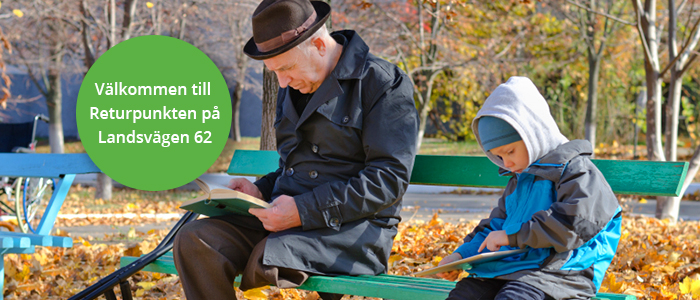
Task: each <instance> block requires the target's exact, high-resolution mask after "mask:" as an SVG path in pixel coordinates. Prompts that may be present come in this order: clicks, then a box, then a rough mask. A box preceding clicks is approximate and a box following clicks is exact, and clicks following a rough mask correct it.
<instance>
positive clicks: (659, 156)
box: [641, 0, 666, 161]
mask: <svg viewBox="0 0 700 300" xmlns="http://www.w3.org/2000/svg"><path fill="white" fill-rule="evenodd" d="M641 26H642V30H643V31H644V36H645V37H646V39H645V41H646V43H647V45H648V50H649V55H650V56H651V57H648V56H645V59H644V71H645V73H646V81H647V158H648V159H649V160H656V161H664V160H666V159H665V157H664V152H663V145H662V138H663V137H662V136H661V78H660V77H659V72H660V71H661V70H660V67H659V66H660V64H659V43H658V40H657V33H656V1H654V0H649V1H646V2H645V4H644V17H643V18H642V25H641Z"/></svg>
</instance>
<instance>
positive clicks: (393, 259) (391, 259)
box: [389, 254, 403, 267]
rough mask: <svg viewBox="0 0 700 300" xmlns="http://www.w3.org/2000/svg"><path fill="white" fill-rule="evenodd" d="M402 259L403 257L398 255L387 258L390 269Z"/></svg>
mask: <svg viewBox="0 0 700 300" xmlns="http://www.w3.org/2000/svg"><path fill="white" fill-rule="evenodd" d="M402 258H403V256H401V255H398V254H396V255H392V256H390V257H389V266H390V267H393V266H394V264H395V263H396V262H397V261H399V260H401V259H402Z"/></svg>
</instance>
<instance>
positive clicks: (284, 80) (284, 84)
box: [277, 74, 292, 88]
mask: <svg viewBox="0 0 700 300" xmlns="http://www.w3.org/2000/svg"><path fill="white" fill-rule="evenodd" d="M277 80H278V81H279V83H280V87H281V88H286V87H287V85H288V84H289V83H290V82H291V81H292V79H291V78H289V76H283V75H282V76H280V74H277Z"/></svg>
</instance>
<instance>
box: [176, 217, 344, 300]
mask: <svg viewBox="0 0 700 300" xmlns="http://www.w3.org/2000/svg"><path fill="white" fill-rule="evenodd" d="M267 234H268V232H267V231H264V230H252V229H249V228H246V227H245V226H240V225H236V224H231V223H229V222H226V221H224V220H219V219H200V220H196V221H194V222H190V223H188V224H186V225H185V226H183V227H182V229H180V232H179V233H178V234H177V236H176V237H175V243H174V246H173V258H174V260H175V267H176V268H177V272H178V274H179V275H180V282H182V287H183V289H184V290H185V296H186V297H187V299H190V300H199V299H236V292H235V291H234V289H233V281H234V279H235V278H236V276H237V275H238V274H242V279H241V285H240V287H239V288H240V289H241V290H244V291H245V290H249V289H252V288H257V287H261V286H266V285H270V284H273V285H275V286H277V287H279V288H294V287H298V286H300V285H301V284H302V283H304V281H306V279H307V278H309V276H310V275H313V274H308V273H306V272H303V271H299V270H294V269H288V268H280V267H273V266H266V265H263V264H262V257H263V251H264V250H265V242H266V241H267ZM319 295H321V297H322V298H323V299H340V297H342V295H336V294H325V293H319Z"/></svg>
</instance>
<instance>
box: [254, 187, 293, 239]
mask: <svg viewBox="0 0 700 300" xmlns="http://www.w3.org/2000/svg"><path fill="white" fill-rule="evenodd" d="M248 212H249V213H251V214H253V215H254V216H256V217H258V219H260V221H261V222H262V223H263V226H264V227H265V229H266V230H269V231H272V232H277V231H282V230H285V229H289V228H293V227H299V226H301V219H300V218H299V210H298V209H297V204H296V202H294V198H292V197H290V196H287V195H282V196H279V197H277V199H275V201H272V207H270V208H251V209H248Z"/></svg>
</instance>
